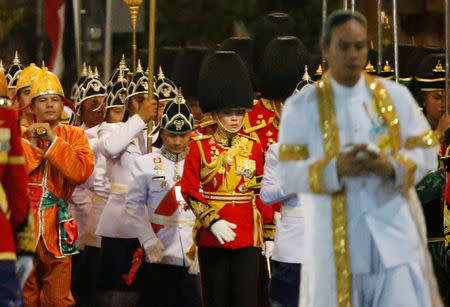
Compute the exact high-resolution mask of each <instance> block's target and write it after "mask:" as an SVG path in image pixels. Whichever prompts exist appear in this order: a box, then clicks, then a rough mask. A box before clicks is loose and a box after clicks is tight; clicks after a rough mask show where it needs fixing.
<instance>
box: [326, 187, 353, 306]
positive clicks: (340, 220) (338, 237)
mask: <svg viewBox="0 0 450 307" xmlns="http://www.w3.org/2000/svg"><path fill="white" fill-rule="evenodd" d="M331 210H332V214H333V250H334V262H335V266H336V290H337V302H338V304H337V306H339V307H344V306H345V307H348V306H352V275H351V273H352V272H351V265H350V257H349V255H348V234H347V208H346V199H345V191H341V192H337V193H334V194H333V195H332V196H331Z"/></svg>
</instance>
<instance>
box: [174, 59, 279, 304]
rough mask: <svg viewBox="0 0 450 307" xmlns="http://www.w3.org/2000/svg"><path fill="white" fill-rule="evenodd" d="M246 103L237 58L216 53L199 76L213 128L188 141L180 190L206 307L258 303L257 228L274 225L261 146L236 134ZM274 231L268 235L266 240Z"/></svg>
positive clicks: (247, 87)
mask: <svg viewBox="0 0 450 307" xmlns="http://www.w3.org/2000/svg"><path fill="white" fill-rule="evenodd" d="M252 98H253V91H252V85H251V82H250V79H249V76H248V72H247V69H246V68H245V66H244V64H243V62H242V60H241V59H240V58H239V56H238V55H237V54H236V53H235V52H231V51H218V52H215V53H214V54H212V55H211V56H209V57H207V58H206V59H205V61H204V62H203V64H202V68H201V70H200V75H199V99H200V105H201V107H202V110H203V111H204V112H212V113H213V116H214V118H215V121H216V122H217V128H216V130H215V132H214V134H213V135H203V136H201V137H198V138H197V139H195V141H194V142H191V144H190V145H189V153H188V154H187V155H186V161H185V164H184V172H183V178H182V180H181V181H180V183H179V185H180V186H181V190H182V193H183V197H184V198H185V199H186V200H187V203H188V204H189V206H190V207H191V209H192V211H193V212H194V214H195V216H196V217H197V221H196V226H195V228H194V240H195V243H196V245H197V246H198V256H199V263H200V273H201V283H202V297H203V304H204V306H256V305H257V302H258V297H257V296H258V285H259V283H258V278H259V276H258V275H259V273H258V270H259V262H260V257H259V256H260V253H261V247H262V246H263V244H264V242H263V222H264V223H268V224H270V223H272V221H273V216H272V212H271V211H270V210H267V209H268V208H264V205H263V204H262V203H261V200H260V199H259V195H258V188H259V186H260V184H259V179H260V178H261V176H262V173H263V152H262V149H261V146H260V145H259V144H258V143H257V142H256V141H255V140H254V139H252V138H250V137H248V136H244V135H240V134H238V131H240V130H241V128H242V123H243V119H244V114H245V111H246V110H248V109H251V107H252ZM260 210H261V212H260ZM273 231H274V229H272V228H271V229H269V230H268V233H270V236H272V235H273ZM190 258H191V259H194V253H193V250H192V251H191V253H190Z"/></svg>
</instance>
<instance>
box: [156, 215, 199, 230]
mask: <svg viewBox="0 0 450 307" xmlns="http://www.w3.org/2000/svg"><path fill="white" fill-rule="evenodd" d="M150 222H152V223H153V224H158V225H164V226H180V227H194V225H195V217H193V216H166V215H161V214H156V213H152V215H150Z"/></svg>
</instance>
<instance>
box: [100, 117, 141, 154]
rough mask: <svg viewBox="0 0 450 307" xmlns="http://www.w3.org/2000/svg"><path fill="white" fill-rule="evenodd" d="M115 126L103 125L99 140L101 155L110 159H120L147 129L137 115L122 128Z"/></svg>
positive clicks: (122, 125)
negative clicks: (137, 136)
mask: <svg viewBox="0 0 450 307" xmlns="http://www.w3.org/2000/svg"><path fill="white" fill-rule="evenodd" d="M113 125H115V124H102V126H101V127H100V129H99V140H100V144H99V147H100V150H101V153H102V154H103V155H104V156H105V157H106V158H108V159H115V158H117V157H119V156H120V155H121V154H122V153H123V151H124V150H125V149H126V148H127V146H128V144H130V143H131V141H132V140H133V138H134V137H135V136H136V135H137V134H138V133H141V132H142V130H143V129H144V128H145V123H144V121H143V120H142V119H141V118H140V117H139V115H137V114H135V115H133V116H132V117H130V118H129V119H128V120H127V122H126V123H123V124H122V123H121V124H120V127H114V126H113Z"/></svg>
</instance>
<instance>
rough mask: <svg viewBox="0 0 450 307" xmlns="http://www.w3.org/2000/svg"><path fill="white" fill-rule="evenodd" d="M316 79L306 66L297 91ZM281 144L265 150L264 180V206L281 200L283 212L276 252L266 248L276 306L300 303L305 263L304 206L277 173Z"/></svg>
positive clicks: (275, 245) (273, 298) (270, 294)
mask: <svg viewBox="0 0 450 307" xmlns="http://www.w3.org/2000/svg"><path fill="white" fill-rule="evenodd" d="M312 84H313V82H312V80H311V78H310V77H309V74H308V68H307V67H306V66H305V72H304V74H303V77H302V81H300V82H299V84H297V86H296V88H295V90H294V92H295V93H298V92H300V91H301V90H302V89H303V88H308V87H309V86H312ZM279 148H280V145H279V143H275V144H272V145H270V146H269V149H268V150H267V152H266V163H265V165H264V176H263V179H262V181H261V200H262V201H263V202H264V204H265V205H273V204H275V203H277V202H281V215H280V218H278V219H277V222H276V230H275V233H276V236H275V240H274V246H273V252H272V250H271V248H266V250H265V256H266V257H267V258H272V265H273V272H272V278H271V279H270V285H269V297H270V301H271V304H272V305H275V306H286V307H287V306H297V305H298V299H299V290H300V272H301V263H303V262H304V251H303V249H304V228H305V226H304V221H303V220H304V219H303V216H304V214H303V207H302V205H301V204H300V203H299V200H298V197H297V195H296V194H286V193H285V192H284V191H283V189H282V186H281V184H280V178H279V174H278V152H279Z"/></svg>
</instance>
